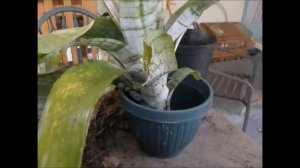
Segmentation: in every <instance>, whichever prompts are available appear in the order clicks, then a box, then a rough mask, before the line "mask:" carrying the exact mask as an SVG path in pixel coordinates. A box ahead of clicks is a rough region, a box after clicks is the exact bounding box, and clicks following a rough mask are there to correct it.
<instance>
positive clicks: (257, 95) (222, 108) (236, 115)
mask: <svg viewBox="0 0 300 168" xmlns="http://www.w3.org/2000/svg"><path fill="white" fill-rule="evenodd" d="M254 59H255V61H256V63H257V68H256V73H255V79H254V81H253V87H254V94H253V96H252V97H253V98H252V100H253V103H252V107H251V111H250V118H249V122H248V128H247V132H246V133H247V135H248V136H250V137H251V138H252V139H253V140H254V141H255V142H256V143H257V144H260V145H262V112H263V111H262V53H258V54H257V55H256V56H255V57H254ZM211 67H212V68H214V69H217V70H220V71H229V72H239V73H244V74H249V75H251V74H252V67H253V66H252V63H251V62H250V61H249V60H238V61H229V62H222V63H215V64H212V65H211ZM213 107H214V108H215V110H216V111H217V112H219V113H221V114H223V116H225V117H226V118H228V119H229V120H230V121H231V122H232V123H234V125H236V126H237V127H239V128H242V125H243V121H244V113H245V106H244V105H243V104H242V103H241V102H239V101H234V100H229V99H224V98H219V97H215V98H214V105H213Z"/></svg>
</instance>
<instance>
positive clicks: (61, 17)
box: [38, 7, 97, 66]
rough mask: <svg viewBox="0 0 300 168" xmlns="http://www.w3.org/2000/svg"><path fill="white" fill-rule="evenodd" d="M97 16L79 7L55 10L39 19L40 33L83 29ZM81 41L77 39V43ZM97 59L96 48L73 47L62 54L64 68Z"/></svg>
mask: <svg viewBox="0 0 300 168" xmlns="http://www.w3.org/2000/svg"><path fill="white" fill-rule="evenodd" d="M96 16H97V15H95V14H94V13H92V12H90V11H88V10H85V9H82V8H77V7H59V8H54V9H52V10H51V11H49V12H47V13H45V14H44V15H43V16H42V17H40V18H39V19H38V33H39V34H46V33H51V32H53V31H55V30H59V29H66V28H72V27H81V26H84V25H87V24H89V23H90V22H91V21H92V20H93V19H95V17H96ZM79 40H80V39H77V41H79ZM70 56H71V57H70ZM68 57H69V58H68ZM96 59H97V58H96V48H94V47H72V48H69V49H67V51H66V53H63V54H62V63H63V65H64V66H71V65H74V64H81V63H85V62H88V61H90V60H96Z"/></svg>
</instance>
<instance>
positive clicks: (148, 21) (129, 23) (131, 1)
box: [119, 0, 161, 55]
mask: <svg viewBox="0 0 300 168" xmlns="http://www.w3.org/2000/svg"><path fill="white" fill-rule="evenodd" d="M160 6H161V5H160V0H120V7H119V15H120V25H121V29H122V32H123V35H124V38H125V41H126V42H127V43H128V45H129V46H130V47H131V48H133V49H135V50H136V51H137V52H138V53H139V54H140V55H142V54H143V49H144V46H143V39H144V33H145V32H144V30H146V29H156V28H157V18H158V16H157V14H158V13H157V10H158V9H157V8H159V7H160Z"/></svg>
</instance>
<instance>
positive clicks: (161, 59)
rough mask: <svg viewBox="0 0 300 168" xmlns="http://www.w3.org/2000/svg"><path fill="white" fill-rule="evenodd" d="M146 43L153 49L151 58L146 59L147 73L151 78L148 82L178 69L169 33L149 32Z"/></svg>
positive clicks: (146, 35)
mask: <svg viewBox="0 0 300 168" xmlns="http://www.w3.org/2000/svg"><path fill="white" fill-rule="evenodd" d="M145 43H146V44H147V45H148V46H149V47H151V58H146V57H144V60H145V62H147V64H148V67H147V69H148V72H147V73H148V74H149V77H148V79H147V82H151V81H152V80H153V79H156V78H159V77H161V76H163V75H165V74H167V73H169V72H171V71H173V70H175V69H177V61H176V56H175V52H174V44H173V41H172V38H171V37H170V36H169V35H168V34H167V33H165V32H164V31H162V30H147V31H146V33H145ZM149 60H150V61H149Z"/></svg>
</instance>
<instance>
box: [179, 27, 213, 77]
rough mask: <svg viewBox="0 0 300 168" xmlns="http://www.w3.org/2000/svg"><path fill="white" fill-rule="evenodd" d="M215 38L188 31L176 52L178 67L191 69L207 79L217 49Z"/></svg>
mask: <svg viewBox="0 0 300 168" xmlns="http://www.w3.org/2000/svg"><path fill="white" fill-rule="evenodd" d="M216 45H217V41H216V39H215V38H213V37H211V36H209V35H207V34H206V33H204V32H200V31H199V30H196V29H188V30H187V31H186V32H185V34H184V35H183V37H182V39H181V41H180V43H179V45H178V48H177V50H176V58H177V63H178V67H179V68H181V67H189V68H192V69H194V70H197V71H199V72H200V73H201V76H202V77H203V78H204V79H206V77H207V72H208V67H209V65H210V62H211V58H212V53H213V51H214V49H215V48H216Z"/></svg>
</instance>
